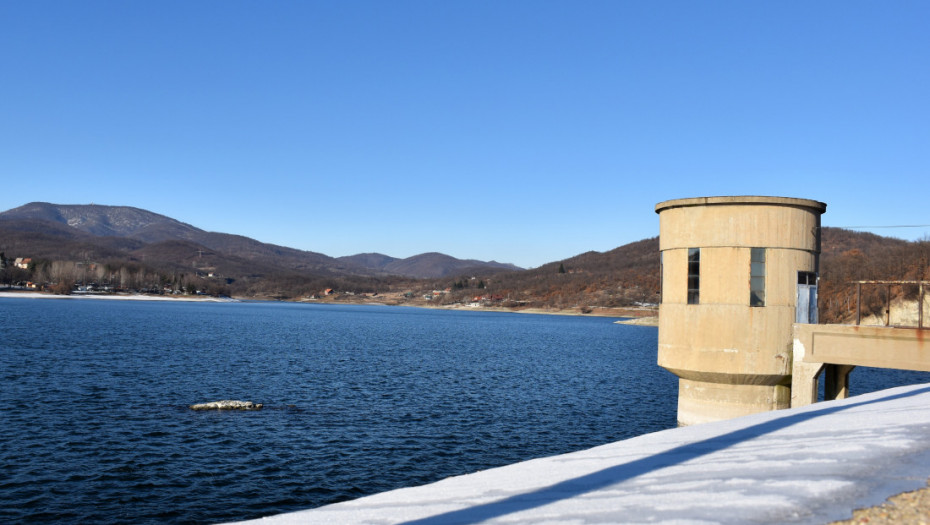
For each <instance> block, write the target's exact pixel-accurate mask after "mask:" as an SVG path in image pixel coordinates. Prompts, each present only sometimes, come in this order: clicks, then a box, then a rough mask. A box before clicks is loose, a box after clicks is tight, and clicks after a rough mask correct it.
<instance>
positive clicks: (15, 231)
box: [0, 202, 517, 278]
mask: <svg viewBox="0 0 930 525" xmlns="http://www.w3.org/2000/svg"><path fill="white" fill-rule="evenodd" d="M0 243H2V247H0V249H3V250H5V251H7V252H9V253H17V254H25V255H29V256H31V257H42V258H47V259H54V258H67V259H72V260H96V259H110V258H120V257H124V258H125V257H129V258H132V259H133V260H136V259H138V260H139V261H143V259H144V262H145V263H146V264H148V265H151V266H155V267H161V268H168V267H178V268H184V267H187V268H192V267H198V266H200V267H211V268H222V269H223V271H225V272H226V273H230V274H236V275H239V274H243V273H246V274H253V275H257V276H262V275H267V274H271V273H278V272H280V271H282V270H283V271H293V272H299V273H302V274H304V275H309V276H314V277H325V276H329V277H334V276H343V277H351V276H356V277H370V278H379V277H389V276H392V275H393V276H404V277H412V278H427V277H440V276H444V275H447V274H449V273H450V272H454V271H458V270H460V269H464V268H476V269H479V270H480V271H492V272H493V271H499V270H501V269H507V270H510V269H517V267H515V266H513V265H502V264H500V263H496V262H493V261H492V262H490V263H485V262H482V261H474V260H469V261H462V260H459V259H456V258H454V257H449V256H447V255H442V254H432V253H430V254H423V255H419V256H414V257H411V258H408V259H403V260H399V259H396V258H393V257H389V256H387V255H381V254H362V255H356V256H351V257H341V258H334V257H329V256H327V255H324V254H321V253H316V252H310V251H304V250H297V249H294V248H288V247H285V246H278V245H274V244H268V243H263V242H260V241H257V240H255V239H250V238H248V237H244V236H241V235H232V234H228V233H216V232H207V231H204V230H201V229H199V228H196V227H194V226H191V225H190V224H186V223H183V222H180V221H177V220H175V219H172V218H170V217H166V216H164V215H159V214H157V213H153V212H150V211H147V210H143V209H139V208H133V207H129V206H102V205H93V204H91V205H71V204H51V203H46V202H33V203H29V204H26V205H24V206H20V207H18V208H14V209H12V210H8V211H5V212H2V213H0Z"/></svg>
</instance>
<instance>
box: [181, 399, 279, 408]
mask: <svg viewBox="0 0 930 525" xmlns="http://www.w3.org/2000/svg"><path fill="white" fill-rule="evenodd" d="M261 408H262V404H261V403H253V402H251V401H235V400H232V399H224V400H222V401H212V402H210V403H200V404H199V405H191V406H190V409H191V410H260V409H261Z"/></svg>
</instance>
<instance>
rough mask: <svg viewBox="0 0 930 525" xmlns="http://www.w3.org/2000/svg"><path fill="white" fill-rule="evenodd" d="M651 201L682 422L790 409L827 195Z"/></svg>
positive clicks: (663, 317)
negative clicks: (805, 289)
mask: <svg viewBox="0 0 930 525" xmlns="http://www.w3.org/2000/svg"><path fill="white" fill-rule="evenodd" d="M655 209H656V213H658V214H659V250H660V252H661V256H662V302H661V305H660V307H659V355H658V362H659V365H660V366H662V367H664V368H666V369H667V370H669V371H670V372H672V373H673V374H675V375H677V376H678V377H679V389H678V422H679V424H680V425H691V424H695V423H702V422H706V421H716V420H721V419H728V418H731V417H738V416H742V415H747V414H752V413H756V412H761V411H766V410H775V409H780V408H788V407H789V405H790V402H791V366H792V343H793V335H792V325H793V324H794V322H795V318H796V317H797V313H796V305H797V297H798V278H799V276H798V272H805V273H806V274H808V275H809V274H816V272H817V271H818V258H819V254H820V215H821V214H822V213H823V212H824V211H826V204H824V203H822V202H818V201H813V200H807V199H795V198H786V197H702V198H693V199H678V200H672V201H666V202H661V203H659V204H657V205H656V208H655ZM759 259H761V261H760V260H759ZM760 263H761V264H760ZM760 292H761V293H760Z"/></svg>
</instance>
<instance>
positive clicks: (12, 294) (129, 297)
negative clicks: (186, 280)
mask: <svg viewBox="0 0 930 525" xmlns="http://www.w3.org/2000/svg"><path fill="white" fill-rule="evenodd" d="M0 298H13V299H101V300H110V301H185V302H194V303H197V302H199V303H236V302H239V300H238V299H230V298H220V297H210V296H193V297H192V296H189V295H182V296H165V295H146V294H71V295H56V294H52V293H46V292H25V291H24V292H19V291H13V290H3V291H0Z"/></svg>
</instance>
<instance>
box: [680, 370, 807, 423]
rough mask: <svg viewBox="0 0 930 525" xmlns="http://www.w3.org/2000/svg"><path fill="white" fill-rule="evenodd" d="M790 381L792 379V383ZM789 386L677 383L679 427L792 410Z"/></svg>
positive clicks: (691, 381)
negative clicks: (783, 409)
mask: <svg viewBox="0 0 930 525" xmlns="http://www.w3.org/2000/svg"><path fill="white" fill-rule="evenodd" d="M789 381H790V379H789ZM789 385H790V382H789V383H788V385H774V386H771V385H748V384H731V383H726V384H724V383H708V382H703V381H693V380H689V379H681V378H679V379H678V425H679V426H687V425H696V424H698V423H707V422H710V421H720V420H723V419H731V418H734V417H741V416H746V415H749V414H755V413H758V412H767V411H769V410H779V409H782V408H788V407H790V406H791V387H790V386H789Z"/></svg>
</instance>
